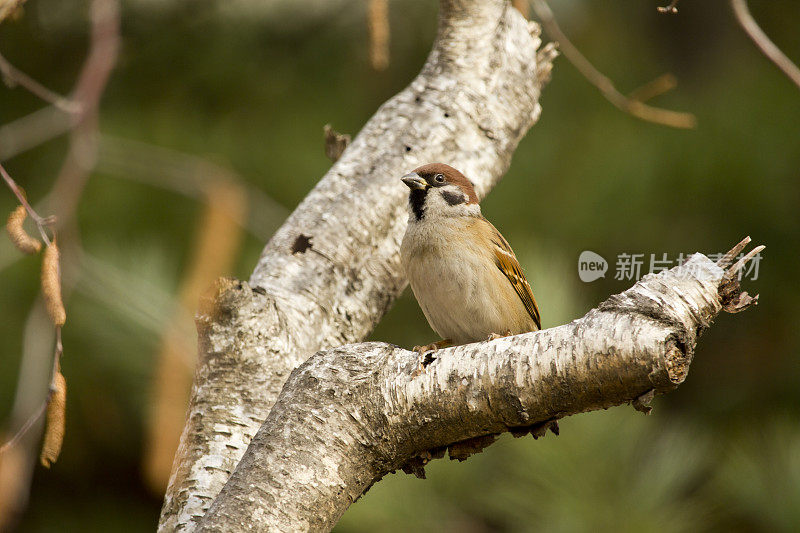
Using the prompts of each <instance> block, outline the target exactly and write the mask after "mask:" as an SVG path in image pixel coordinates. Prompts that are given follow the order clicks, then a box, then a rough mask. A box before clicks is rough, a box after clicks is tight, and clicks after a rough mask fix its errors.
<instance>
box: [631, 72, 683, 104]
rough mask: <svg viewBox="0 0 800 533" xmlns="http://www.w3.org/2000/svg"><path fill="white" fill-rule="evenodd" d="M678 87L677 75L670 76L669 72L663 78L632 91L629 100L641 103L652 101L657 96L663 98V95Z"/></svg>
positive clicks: (660, 77)
mask: <svg viewBox="0 0 800 533" xmlns="http://www.w3.org/2000/svg"><path fill="white" fill-rule="evenodd" d="M677 85H678V80H677V78H675V75H673V74H670V73H669V72H667V73H666V74H662V75H661V76H659V77H657V78H656V79H654V80H653V81H649V82H647V83H645V84H644V85H642V86H641V87H638V88H636V89H634V90H632V91H631V92H630V93H628V98H630V99H631V100H637V101H639V102H646V101H648V100H652V99H653V98H655V97H656V96H661V95H662V94H664V93H666V92H669V91H671V90H672V89H674V88H675V87H676V86H677Z"/></svg>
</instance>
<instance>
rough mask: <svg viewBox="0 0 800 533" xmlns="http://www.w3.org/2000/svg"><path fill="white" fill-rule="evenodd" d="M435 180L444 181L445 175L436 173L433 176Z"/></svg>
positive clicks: (437, 181)
mask: <svg viewBox="0 0 800 533" xmlns="http://www.w3.org/2000/svg"><path fill="white" fill-rule="evenodd" d="M433 181H435V182H436V183H444V176H443V175H441V174H436V175H435V176H434V177H433Z"/></svg>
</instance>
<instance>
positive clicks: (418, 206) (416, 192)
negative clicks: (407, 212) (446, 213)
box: [408, 189, 428, 220]
mask: <svg viewBox="0 0 800 533" xmlns="http://www.w3.org/2000/svg"><path fill="white" fill-rule="evenodd" d="M427 195H428V191H427V189H412V191H411V194H409V195H408V205H410V206H411V211H413V212H414V216H416V217H417V220H422V218H423V217H424V216H425V197H426V196H427Z"/></svg>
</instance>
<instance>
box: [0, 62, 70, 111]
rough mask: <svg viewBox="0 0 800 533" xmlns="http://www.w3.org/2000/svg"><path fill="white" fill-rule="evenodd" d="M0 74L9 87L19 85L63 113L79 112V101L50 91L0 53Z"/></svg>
mask: <svg viewBox="0 0 800 533" xmlns="http://www.w3.org/2000/svg"><path fill="white" fill-rule="evenodd" d="M0 74H1V75H2V76H3V81H4V82H5V84H6V85H8V86H9V87H13V86H15V85H19V86H21V87H24V88H25V89H27V90H28V91H29V92H30V93H32V94H34V95H36V96H38V97H39V98H41V99H42V100H44V101H45V102H48V103H50V104H53V105H54V106H56V107H57V108H59V109H60V110H62V111H64V112H65V113H70V114H80V113H81V111H82V109H83V106H81V105H80V103H79V102H76V101H74V100H70V99H69V98H65V97H63V96H61V95H60V94H58V93H57V92H55V91H51V90H50V89H48V88H47V87H45V86H44V85H42V84H41V83H39V82H38V81H36V80H35V79H33V78H31V77H30V76H28V75H27V74H25V73H24V72H22V71H21V70H19V69H18V68H17V67H15V66H14V65H12V64H11V63H9V61H8V59H6V58H5V57H3V55H2V54H0Z"/></svg>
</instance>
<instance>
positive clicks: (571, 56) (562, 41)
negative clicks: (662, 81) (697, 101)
mask: <svg viewBox="0 0 800 533" xmlns="http://www.w3.org/2000/svg"><path fill="white" fill-rule="evenodd" d="M533 9H534V11H536V14H537V15H538V17H539V20H540V21H541V23H542V26H544V28H545V30H546V31H547V33H548V34H550V37H552V38H553V39H555V40H556V41H558V43H559V45H560V49H561V51H562V52H564V56H566V58H567V59H568V60H569V62H570V63H572V64H573V65H574V66H575V68H577V69H578V71H579V72H580V73H581V74H583V76H584V77H585V78H586V79H587V80H589V82H590V83H591V84H592V85H594V86H595V87H597V88H598V89H599V90H600V92H601V93H602V94H603V96H605V97H606V99H607V100H608V101H609V102H611V103H612V104H614V105H615V106H616V107H617V108H618V109H620V110H621V111H624V112H626V113H629V114H631V115H633V116H635V117H637V118H640V119H642V120H646V121H648V122H655V123H656V124H662V125H664V126H670V127H673V128H694V127H696V126H697V119H696V118H695V116H694V115H693V114H691V113H682V112H679V111H671V110H669V109H661V108H659V107H652V106H649V105H647V104H644V103H642V102H640V101H638V100H633V99H631V98H629V97H627V96H625V95H624V94H622V93H621V92H619V91H618V90H617V88H616V87H614V83H613V82H612V81H611V80H610V79H609V78H608V77H607V76H605V75H604V74H603V73H601V72H600V71H599V70H597V69H596V68H595V67H594V65H592V64H591V63H590V62H589V60H588V59H586V57H585V56H584V55H583V54H582V53H581V52H580V51H579V50H578V49H577V48H576V47H575V45H574V44H572V42H571V41H570V40H569V39H568V38H567V36H566V35H564V32H562V31H561V28H560V27H559V26H558V23H557V22H556V20H555V17H554V16H553V12H552V10H551V9H550V6H549V5H547V2H545V1H544V0H533Z"/></svg>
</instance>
